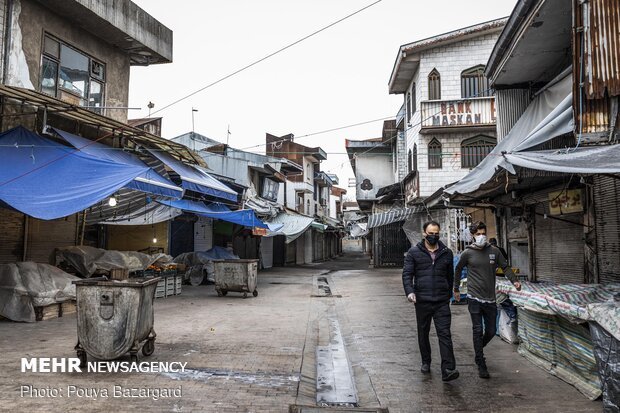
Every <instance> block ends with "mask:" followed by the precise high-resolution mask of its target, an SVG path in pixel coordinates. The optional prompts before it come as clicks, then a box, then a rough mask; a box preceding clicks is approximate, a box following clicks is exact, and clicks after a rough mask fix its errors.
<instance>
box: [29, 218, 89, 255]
mask: <svg viewBox="0 0 620 413" xmlns="http://www.w3.org/2000/svg"><path fill="white" fill-rule="evenodd" d="M76 235H78V233H77V216H76V215H71V216H68V217H66V218H60V219H54V220H51V221H43V220H40V219H35V218H29V219H28V246H27V247H26V248H27V253H26V261H34V262H40V263H45V264H53V263H54V250H55V249H56V248H60V247H68V246H72V245H75V244H76V242H75V240H76Z"/></svg>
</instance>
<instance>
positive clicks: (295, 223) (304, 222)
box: [267, 212, 313, 244]
mask: <svg viewBox="0 0 620 413" xmlns="http://www.w3.org/2000/svg"><path fill="white" fill-rule="evenodd" d="M312 221H313V219H312V218H311V217H307V216H305V215H300V214H295V213H289V212H281V213H279V214H278V215H277V216H276V217H275V218H274V219H272V220H271V221H269V222H267V225H269V226H270V227H273V228H274V229H270V231H269V232H268V233H267V236H269V237H273V236H276V235H285V236H286V243H287V244H290V243H291V242H293V241H295V240H296V239H297V238H298V237H299V236H300V235H301V234H303V233H304V232H305V231H306V230H307V229H308V228H309V227H310V224H312ZM277 226H279V228H277Z"/></svg>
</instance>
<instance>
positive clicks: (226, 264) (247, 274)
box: [213, 260, 258, 298]
mask: <svg viewBox="0 0 620 413" xmlns="http://www.w3.org/2000/svg"><path fill="white" fill-rule="evenodd" d="M213 267H214V268H213V269H214V275H215V291H217V295H218V296H220V297H221V296H223V295H226V294H228V292H229V291H235V292H238V293H243V298H247V296H248V293H252V295H253V296H254V297H256V296H258V290H257V289H256V279H257V273H258V260H213Z"/></svg>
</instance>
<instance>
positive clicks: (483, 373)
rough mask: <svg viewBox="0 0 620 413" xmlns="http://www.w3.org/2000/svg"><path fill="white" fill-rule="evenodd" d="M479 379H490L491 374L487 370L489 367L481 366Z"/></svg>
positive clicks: (479, 367)
mask: <svg viewBox="0 0 620 413" xmlns="http://www.w3.org/2000/svg"><path fill="white" fill-rule="evenodd" d="M478 377H480V378H481V379H490V378H491V375H490V374H489V370H487V366H486V365H484V364H483V365H480V366H478Z"/></svg>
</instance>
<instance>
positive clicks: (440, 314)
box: [415, 302, 456, 372]
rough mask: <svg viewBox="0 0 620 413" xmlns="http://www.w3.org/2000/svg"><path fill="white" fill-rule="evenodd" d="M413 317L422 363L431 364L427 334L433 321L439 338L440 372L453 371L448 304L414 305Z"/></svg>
mask: <svg viewBox="0 0 620 413" xmlns="http://www.w3.org/2000/svg"><path fill="white" fill-rule="evenodd" d="M415 315H416V319H417V322H418V344H419V345H420V353H421V355H422V363H428V364H430V363H431V343H430V341H429V339H428V333H429V332H430V330H431V321H434V323H435V331H437V337H438V338H439V353H440V354H441V371H442V372H445V371H446V370H447V369H449V370H454V369H455V368H456V362H455V360H454V350H453V349H452V335H451V334H450V323H451V321H452V313H450V303H449V302H439V303H416V305H415Z"/></svg>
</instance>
